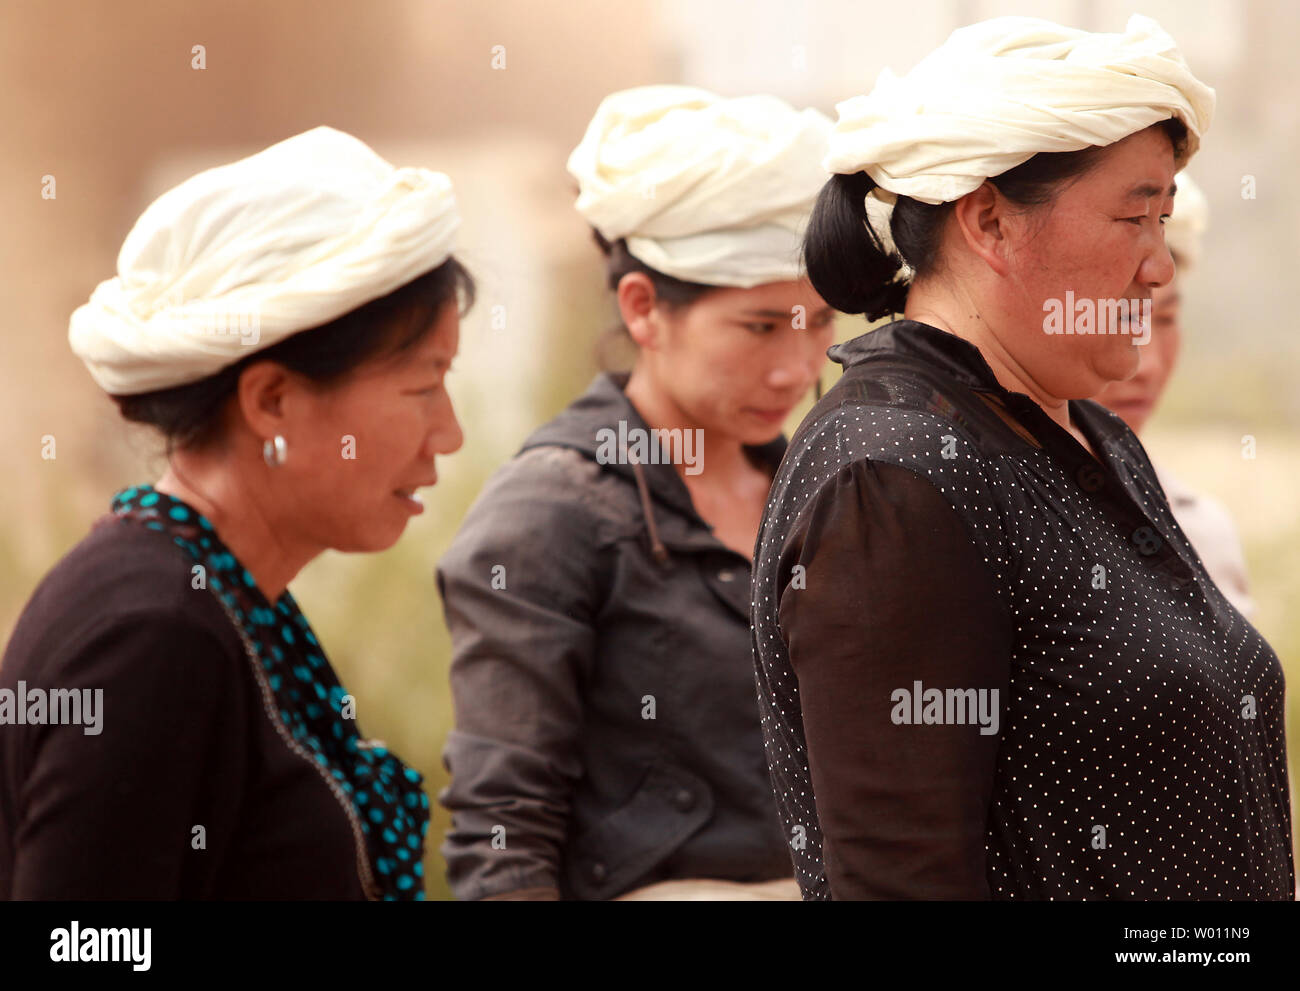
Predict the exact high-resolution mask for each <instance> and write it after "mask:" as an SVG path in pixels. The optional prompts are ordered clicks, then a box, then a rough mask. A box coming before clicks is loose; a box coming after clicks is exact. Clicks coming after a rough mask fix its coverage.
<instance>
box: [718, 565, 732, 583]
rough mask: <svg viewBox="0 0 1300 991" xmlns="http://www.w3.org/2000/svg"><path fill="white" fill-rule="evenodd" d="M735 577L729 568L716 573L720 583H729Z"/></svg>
mask: <svg viewBox="0 0 1300 991" xmlns="http://www.w3.org/2000/svg"><path fill="white" fill-rule="evenodd" d="M735 577H736V573H735V572H734V571H732V570H731V569H730V568H724V569H723V570H722V571H719V572H718V581H720V582H729V581H732V580H734V579H735Z"/></svg>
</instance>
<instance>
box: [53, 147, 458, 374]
mask: <svg viewBox="0 0 1300 991" xmlns="http://www.w3.org/2000/svg"><path fill="white" fill-rule="evenodd" d="M459 224H460V218H459V217H458V215H457V213H456V202H455V198H454V197H453V195H452V188H451V180H449V179H448V178H447V177H446V176H445V175H443V174H442V173H441V172H431V171H429V170H428V169H419V168H403V169H395V168H393V166H391V165H389V164H388V163H387V162H385V161H384V160H383V159H382V158H380V157H379V156H378V155H376V154H375V153H374V152H373V151H372V150H371V149H370V148H369V147H368V146H367V145H365V144H364V143H362V142H361V141H359V140H357V139H356V138H354V137H352V136H351V135H348V134H344V133H343V132H341V131H336V130H334V129H333V128H329V127H317V128H314V129H313V130H310V131H306V132H305V133H303V134H299V135H296V136H295V137H292V138H289V139H288V140H286V141H281V142H280V143H279V144H275V145H272V146H271V147H270V148H267V149H266V150H265V151H262V152H259V153H258V154H256V155H252V156H251V157H249V158H245V159H241V160H240V161H238V162H234V163H232V164H230V165H223V166H220V167H218V168H214V169H209V170H207V171H206V172H200V173H199V174H198V175H196V176H193V177H192V178H190V179H188V180H186V181H185V182H183V183H181V184H180V185H179V186H177V187H176V188H174V189H172V190H169V191H168V192H166V193H164V194H163V195H162V196H160V197H159V198H158V199H157V200H155V201H154V202H153V203H152V204H151V205H150V206H149V207H148V209H146V210H145V211H144V213H143V214H141V216H140V219H139V220H137V221H136V223H135V226H134V227H133V228H132V229H131V233H130V234H128V235H127V238H126V241H125V242H124V243H123V245H122V251H121V253H120V254H119V255H118V258H117V277H116V278H114V279H109V280H108V281H106V282H102V283H100V284H99V286H98V287H97V288H96V289H95V291H94V293H93V294H92V295H91V297H90V301H89V302H88V303H86V304H85V305H84V306H81V307H79V308H78V309H77V310H76V312H74V313H73V314H72V319H71V322H70V325H69V330H68V337H69V340H70V342H71V344H72V350H73V351H74V352H75V353H76V354H77V356H78V357H79V358H81V359H82V360H83V361H84V362H85V363H86V366H87V367H88V368H89V369H90V374H91V375H92V376H93V377H94V379H95V381H96V382H97V383H99V385H100V386H101V387H102V388H103V389H105V390H106V391H107V392H109V393H111V394H115V395H131V394H135V393H141V392H151V391H153V390H155V389H165V388H169V387H172V386H178V385H185V384H188V383H190V382H195V381H198V380H199V379H203V378H206V377H207V376H209V375H212V374H214V373H215V372H217V371H219V370H220V369H222V368H224V367H225V366H226V365H229V364H232V363H234V362H235V361H238V360H239V359H240V358H242V357H244V356H245V355H247V354H249V353H250V350H256V349H260V348H265V347H269V346H270V345H272V344H275V343H276V342H278V341H281V340H283V339H284V338H286V337H289V336H290V335H292V334H294V333H297V332H298V331H301V330H306V329H308V328H311V327H315V326H318V325H319V324H322V323H326V322H328V321H330V320H333V319H334V318H335V317H339V316H342V315H343V314H344V313H347V312H349V311H350V310H353V309H356V308H357V307H358V306H361V305H362V304H364V303H368V302H369V301H371V300H373V299H378V298H379V297H380V296H384V295H387V294H388V293H390V292H392V291H393V290H394V289H397V288H398V287H400V286H402V285H405V284H406V283H407V282H410V281H411V280H412V279H414V278H416V277H417V276H420V275H422V274H424V273H425V272H428V271H429V270H430V269H433V268H436V267H437V266H439V265H441V264H442V263H443V262H445V261H446V260H447V258H448V257H449V256H450V255H451V251H452V247H453V238H454V234H455V231H456V228H457V227H458V226H459Z"/></svg>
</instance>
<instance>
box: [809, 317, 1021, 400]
mask: <svg viewBox="0 0 1300 991" xmlns="http://www.w3.org/2000/svg"><path fill="white" fill-rule="evenodd" d="M880 352H889V353H891V354H904V355H912V356H914V357H917V358H921V359H923V360H924V361H926V362H927V363H928V364H930V365H931V366H933V367H937V368H939V369H941V370H943V371H944V372H947V373H948V374H949V375H951V376H952V377H953V378H955V379H957V380H958V381H959V382H961V383H962V384H964V385H967V386H970V387H971V388H972V389H993V390H996V391H997V392H1006V391H1007V390H1005V389H1004V388H1002V386H1001V384H999V382H998V379H997V376H996V375H994V374H993V369H991V368H990V367H989V364H988V362H987V361H985V360H984V355H983V354H981V353H980V349H979V348H977V347H976V346H975V345H974V344H972V343H971V342H970V341H968V340H965V339H964V338H961V337H958V336H957V335H956V334H950V333H948V332H947V331H946V330H940V329H939V328H938V327H931V326H930V325H929V324H927V323H919V322H917V321H916V320H895V321H894V322H893V323H888V324H885V325H884V326H883V327H878V328H876V329H875V330H872V331H868V332H867V333H865V334H862V335H861V336H859V337H855V338H854V339H853V340H851V341H845V342H844V343H843V344H836V345H835V346H834V347H832V348H831V349H830V350H829V351H827V352H826V355H827V357H829V358H830V359H831V360H832V361H836V362H839V363H840V364H841V365H843V366H844V367H845V368H848V367H849V366H851V365H855V364H857V363H858V362H859V361H862V360H864V359H866V358H867V357H869V356H871V355H873V354H879V353H880Z"/></svg>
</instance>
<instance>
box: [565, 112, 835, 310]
mask: <svg viewBox="0 0 1300 991" xmlns="http://www.w3.org/2000/svg"><path fill="white" fill-rule="evenodd" d="M830 130H831V121H830V118H828V117H827V116H826V115H825V114H822V113H820V112H818V111H816V110H811V109H810V110H803V111H797V110H795V109H794V108H793V107H791V106H790V105H789V104H787V103H785V102H784V101H782V100H779V99H777V98H776V97H773V96H761V95H760V96H745V97H738V98H735V99H723V98H722V97H719V96H717V95H716V94H713V93H710V92H708V91H706V90H702V89H697V88H695V87H690V86H643V87H638V88H636V89H630V90H624V91H621V92H618V93H614V94H611V95H610V96H608V97H606V98H605V99H604V100H603V101H602V102H601V104H600V107H599V108H598V109H597V111H596V115H595V117H594V118H593V119H592V121H591V124H590V125H589V126H588V128H587V132H586V134H585V136H584V137H583V139H582V142H581V143H580V144H579V145H578V147H577V148H575V149H574V151H573V153H572V154H571V155H570V156H569V163H568V168H569V172H570V174H571V175H573V177H574V178H575V179H577V180H578V186H579V196H578V201H577V204H576V205H577V209H578V212H579V213H580V214H582V216H583V217H584V218H585V219H586V220H587V222H588V223H590V224H591V225H592V226H593V227H595V228H596V230H598V231H599V232H600V233H601V235H602V236H603V237H604V238H605V239H606V240H608V241H611V242H613V241H616V240H618V239H619V238H627V247H628V251H630V252H631V254H632V255H633V257H635V258H637V259H638V260H639V261H641V262H643V263H644V264H646V265H649V266H650V267H651V268H653V269H655V270H657V271H660V272H663V273H664V274H666V275H671V276H674V277H675V278H678V279H684V280H686V281H688V282H698V283H703V284H705V285H716V286H730V287H741V288H750V287H752V286H756V285H760V284H762V283H765V282H781V281H787V280H792V279H797V278H799V277H800V276H801V275H802V262H801V252H800V238H801V236H802V234H803V229H804V226H805V224H806V223H807V219H808V215H809V214H810V213H811V211H812V206H813V203H814V202H815V201H816V198H817V194H818V192H820V190H821V188H822V186H824V185H825V183H826V180H827V179H828V178H829V175H828V174H827V173H826V171H825V169H823V168H822V164H821V163H822V159H823V158H824V157H825V155H826V151H827V147H828V144H827V142H828V138H829V135H830Z"/></svg>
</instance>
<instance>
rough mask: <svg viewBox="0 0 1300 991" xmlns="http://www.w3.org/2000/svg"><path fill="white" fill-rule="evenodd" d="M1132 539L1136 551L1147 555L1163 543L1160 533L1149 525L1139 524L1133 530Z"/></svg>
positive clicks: (1154, 551) (1158, 548)
mask: <svg viewBox="0 0 1300 991" xmlns="http://www.w3.org/2000/svg"><path fill="white" fill-rule="evenodd" d="M1132 540H1133V543H1135V544H1136V545H1137V549H1138V553H1139V554H1143V555H1145V556H1147V557H1150V556H1151V555H1152V554H1154V553H1156V551H1158V550H1160V548H1161V546H1162V544H1163V543H1164V541H1162V540H1161V539H1160V535H1159V534H1157V533H1156V532H1155V530H1154V529H1152V528H1151V527H1149V526H1140V527H1138V528H1137V529H1136V530H1134V531H1133V537H1132Z"/></svg>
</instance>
